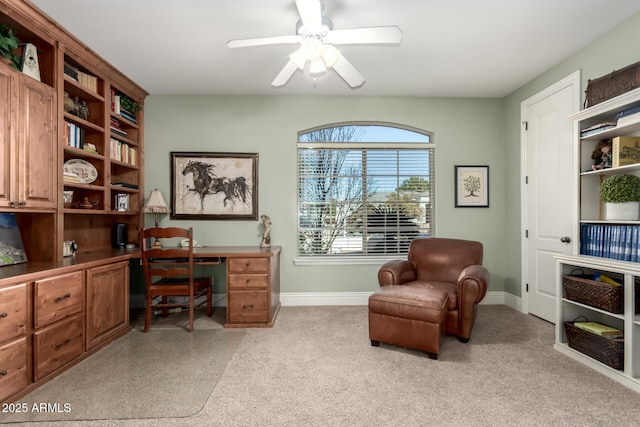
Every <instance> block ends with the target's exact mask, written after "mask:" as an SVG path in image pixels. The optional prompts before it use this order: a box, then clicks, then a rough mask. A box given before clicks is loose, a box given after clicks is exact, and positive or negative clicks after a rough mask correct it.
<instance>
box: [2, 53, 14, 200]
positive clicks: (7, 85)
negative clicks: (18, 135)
mask: <svg viewBox="0 0 640 427" xmlns="http://www.w3.org/2000/svg"><path fill="white" fill-rule="evenodd" d="M11 77H12V74H11V71H10V70H9V68H7V67H4V66H0V135H1V136H0V168H2V169H1V170H0V207H7V206H9V202H10V201H11V188H10V186H11V183H12V182H13V181H14V179H13V175H12V171H13V170H14V168H13V165H14V163H15V160H14V159H13V158H12V157H11V156H12V151H11V147H12V145H13V138H14V135H13V133H12V132H11V131H12V128H13V127H14V126H15V123H12V121H13V120H15V115H13V114H12V108H11V107H12V105H15V93H14V92H13V91H12V90H11V81H12V78H11Z"/></svg>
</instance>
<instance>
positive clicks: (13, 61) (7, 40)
mask: <svg viewBox="0 0 640 427" xmlns="http://www.w3.org/2000/svg"><path fill="white" fill-rule="evenodd" d="M19 45H20V39H19V38H18V37H17V36H16V32H15V31H13V29H11V28H9V27H7V26H6V25H3V24H0V55H2V57H3V58H4V62H6V63H7V64H10V65H13V67H14V68H15V69H18V70H19V69H20V65H21V62H22V60H21V59H20V56H19V55H14V54H13V50H14V49H16V48H18V46H19Z"/></svg>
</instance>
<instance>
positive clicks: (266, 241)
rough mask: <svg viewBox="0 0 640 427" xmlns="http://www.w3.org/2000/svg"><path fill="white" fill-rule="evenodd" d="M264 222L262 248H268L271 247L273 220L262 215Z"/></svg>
mask: <svg viewBox="0 0 640 427" xmlns="http://www.w3.org/2000/svg"><path fill="white" fill-rule="evenodd" d="M260 219H261V220H262V227H264V233H262V242H261V243H260V247H261V248H268V247H270V246H271V219H269V217H268V216H266V215H260Z"/></svg>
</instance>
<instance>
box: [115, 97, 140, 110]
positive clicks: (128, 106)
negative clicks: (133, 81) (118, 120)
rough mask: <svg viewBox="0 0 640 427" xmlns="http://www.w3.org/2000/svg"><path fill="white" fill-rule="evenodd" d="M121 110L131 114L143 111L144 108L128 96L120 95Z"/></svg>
mask: <svg viewBox="0 0 640 427" xmlns="http://www.w3.org/2000/svg"><path fill="white" fill-rule="evenodd" d="M120 108H122V109H125V110H127V111H128V112H130V113H131V114H135V113H136V112H138V111H140V110H142V106H141V105H140V104H138V103H137V102H136V101H134V100H133V99H131V98H129V97H128V96H127V95H120Z"/></svg>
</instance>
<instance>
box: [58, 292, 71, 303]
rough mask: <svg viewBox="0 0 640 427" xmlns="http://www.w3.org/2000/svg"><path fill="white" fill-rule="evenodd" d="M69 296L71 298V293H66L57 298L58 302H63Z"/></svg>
mask: <svg viewBox="0 0 640 427" xmlns="http://www.w3.org/2000/svg"><path fill="white" fill-rule="evenodd" d="M67 298H71V294H65V295H63V296H61V297H58V298H56V302H62V301H64V300H66V299H67Z"/></svg>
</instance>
